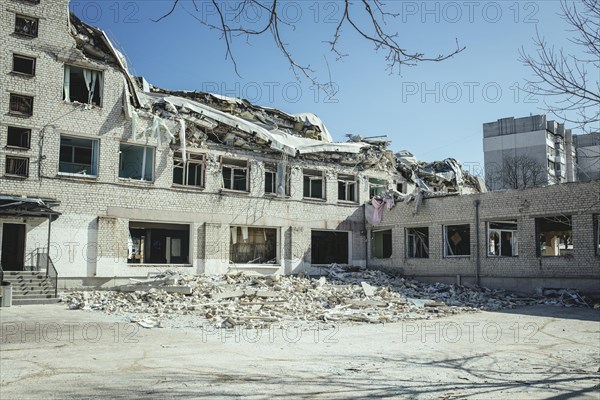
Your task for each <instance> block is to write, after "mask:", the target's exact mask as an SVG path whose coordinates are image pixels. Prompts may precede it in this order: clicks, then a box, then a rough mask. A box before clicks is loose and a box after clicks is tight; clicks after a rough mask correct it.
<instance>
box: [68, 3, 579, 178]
mask: <svg viewBox="0 0 600 400" xmlns="http://www.w3.org/2000/svg"><path fill="white" fill-rule="evenodd" d="M197 3H198V4H200V10H199V12H196V11H195V10H194V8H193V4H192V2H191V0H186V1H181V5H182V7H180V8H178V9H177V10H176V12H175V13H173V15H171V16H170V17H168V18H166V19H164V20H162V21H160V22H153V21H152V20H151V19H152V18H158V17H159V16H160V15H162V14H164V13H165V12H167V11H168V9H169V8H170V4H172V3H171V2H170V1H167V0H156V1H137V2H133V1H119V2H117V1H97V0H96V1H87V0H78V1H72V2H71V9H72V10H73V11H75V13H76V14H77V15H78V16H79V17H80V18H82V20H84V21H85V22H87V23H89V24H91V25H94V26H98V27H100V28H101V29H103V30H105V31H106V32H107V33H108V34H109V36H110V37H111V39H113V40H114V41H115V42H116V45H117V47H118V48H119V49H120V50H121V51H123V52H124V53H125V54H126V56H127V59H128V61H129V63H130V69H131V70H132V72H133V73H134V74H136V75H141V76H144V77H145V78H146V79H147V80H148V81H149V82H150V83H152V84H154V85H156V86H159V87H163V88H166V89H185V90H201V91H210V92H216V93H220V94H224V95H228V96H232V97H242V98H246V99H247V100H249V101H251V102H252V103H255V104H259V105H263V106H268V107H275V108H279V109H281V110H283V111H286V112H289V113H299V112H313V113H315V114H317V115H318V116H319V117H321V119H323V121H324V122H325V124H326V125H327V127H328V129H329V130H330V131H331V132H332V134H333V137H334V139H335V140H340V141H344V140H346V137H345V134H348V133H352V134H361V135H363V136H378V135H388V137H389V138H390V140H391V141H392V145H391V148H392V150H394V151H397V150H401V149H407V150H409V151H411V152H412V153H414V154H415V155H416V157H417V158H418V159H421V160H425V161H432V160H440V159H443V158H447V157H453V158H457V159H458V160H460V161H461V162H462V163H463V164H464V166H465V167H466V168H467V169H469V170H471V171H472V172H475V173H477V172H478V168H479V167H478V166H479V165H482V164H483V150H482V124H483V123H484V122H490V121H495V120H496V119H498V118H504V117H509V116H516V117H522V116H526V115H530V114H538V113H544V110H543V103H542V102H541V100H540V99H536V98H533V97H531V96H527V95H525V94H524V93H523V92H520V91H519V87H523V85H524V83H525V80H526V78H528V77H531V72H530V71H529V70H528V69H527V68H526V67H524V66H523V65H522V64H521V63H520V62H519V61H518V58H519V54H518V50H519V48H520V47H521V46H524V47H525V48H526V49H530V50H533V45H532V38H533V37H534V36H535V33H536V29H537V30H538V31H539V33H540V34H541V35H543V36H545V37H546V39H547V40H548V41H549V42H550V43H552V44H556V45H557V46H559V47H561V46H564V47H565V48H566V49H567V50H568V49H569V46H573V45H572V44H571V43H569V42H568V41H567V40H566V39H567V38H568V37H569V35H570V33H569V32H566V31H565V29H566V26H565V25H564V23H563V21H562V20H561V19H560V17H559V16H558V12H559V11H560V3H559V2H558V1H553V0H551V1H540V2H527V1H522V2H517V1H497V2H478V1H464V2H462V1H459V2H448V1H439V2H437V1H429V2H423V1H417V2H400V1H388V2H387V3H386V6H387V7H390V9H391V10H393V11H395V12H398V13H399V16H398V17H397V18H396V19H388V20H387V22H388V28H389V30H390V31H393V32H398V33H399V38H398V41H399V42H400V44H401V45H402V46H403V47H404V48H406V49H407V50H409V51H420V52H424V53H425V54H428V55H431V56H435V55H437V54H439V53H447V52H451V51H452V50H453V49H454V48H455V46H456V40H458V43H459V44H460V45H461V46H466V50H464V51H463V52H462V53H460V54H458V55H456V56H455V57H454V58H452V59H449V60H446V61H443V62H438V63H422V64H419V65H417V66H414V67H404V68H402V70H401V71H400V74H398V73H397V72H396V73H394V74H391V75H390V73H389V72H388V71H386V63H385V60H384V56H385V54H382V53H381V54H380V53H376V52H374V50H373V45H372V44H371V43H368V42H366V41H364V40H362V39H361V38H359V37H358V35H357V34H355V33H354V32H352V31H351V30H350V28H348V27H346V28H345V29H344V31H343V32H342V39H341V42H340V48H341V49H342V51H343V52H345V53H347V54H348V56H347V57H346V58H344V59H343V60H342V61H336V59H335V56H334V55H333V54H331V53H330V52H329V51H328V45H327V44H326V43H324V41H327V40H330V39H331V36H332V34H333V31H334V29H335V26H336V22H337V21H339V18H340V17H341V12H342V9H341V7H340V5H341V2H339V1H312V0H308V1H287V2H284V3H283V5H284V8H285V15H284V19H286V20H287V21H289V22H290V23H294V22H295V23H296V29H295V30H292V29H290V28H286V27H284V28H283V29H282V31H283V33H284V40H285V41H286V42H287V43H288V44H289V48H290V50H291V51H292V52H293V53H294V56H295V57H296V59H297V61H298V62H299V63H302V64H310V65H311V66H312V67H313V68H314V69H315V70H316V71H317V75H318V76H319V77H322V79H324V80H328V76H329V73H330V74H331V80H332V81H333V82H334V83H335V84H336V85H337V87H338V92H337V94H336V96H335V97H334V98H327V97H326V96H325V95H324V94H323V93H319V92H318V91H316V90H315V89H314V88H313V87H312V86H311V83H310V82H308V81H307V80H302V81H300V82H298V81H297V80H296V79H295V78H294V76H293V74H292V73H291V71H290V69H289V65H288V64H287V61H286V60H285V59H284V58H283V56H282V55H281V53H280V52H279V51H278V50H277V48H276V47H275V46H274V44H273V42H272V41H271V39H270V37H268V36H265V37H263V38H253V39H252V40H251V42H250V43H247V42H246V40H245V39H244V38H235V40H234V44H233V51H234V52H235V56H236V58H237V62H238V70H239V73H240V75H241V77H240V76H238V75H236V73H235V71H234V67H233V64H232V63H231V62H230V61H229V60H226V59H225V42H224V41H223V40H220V39H219V38H220V35H219V33H218V32H217V31H215V30H210V29H208V28H207V27H206V26H205V25H203V24H202V23H201V22H199V21H198V20H197V19H194V18H193V17H192V16H190V14H189V13H188V12H186V10H189V11H190V13H193V14H194V15H196V16H197V17H198V19H200V20H201V21H205V22H207V21H211V22H213V21H215V17H216V14H215V12H214V9H213V8H212V7H211V6H210V2H202V1H198V2H197ZM203 4H208V6H205V5H203ZM220 4H223V5H224V7H227V4H229V3H226V2H223V3H220ZM234 16H235V12H234V11H233V10H228V13H227V14H226V17H227V18H229V19H232V18H233V17H234ZM240 18H245V21H253V20H254V19H255V18H256V16H253V15H245V16H242V17H240ZM360 22H364V21H360Z"/></svg>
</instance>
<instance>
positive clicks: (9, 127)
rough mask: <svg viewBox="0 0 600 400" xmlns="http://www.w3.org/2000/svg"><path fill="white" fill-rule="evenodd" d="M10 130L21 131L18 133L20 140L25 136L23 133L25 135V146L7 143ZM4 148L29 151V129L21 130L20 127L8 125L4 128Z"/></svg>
mask: <svg viewBox="0 0 600 400" xmlns="http://www.w3.org/2000/svg"><path fill="white" fill-rule="evenodd" d="M11 129H17V130H20V131H22V132H21V133H20V136H21V139H22V136H23V134H25V133H26V134H27V140H26V142H27V145H26V146H22V145H18V144H11V143H9V139H10V136H11V132H10V130H11ZM13 134H15V132H13ZM19 141H20V142H22V140H19ZM6 147H8V148H12V149H20V150H29V149H31V129H30V128H22V127H20V126H12V125H8V126H7V127H6Z"/></svg>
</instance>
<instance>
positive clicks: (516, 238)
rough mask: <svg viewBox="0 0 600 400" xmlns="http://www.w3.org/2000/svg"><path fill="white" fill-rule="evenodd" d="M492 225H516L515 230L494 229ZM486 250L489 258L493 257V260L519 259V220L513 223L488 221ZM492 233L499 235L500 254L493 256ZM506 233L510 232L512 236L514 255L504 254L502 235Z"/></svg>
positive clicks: (512, 221) (512, 251)
mask: <svg viewBox="0 0 600 400" xmlns="http://www.w3.org/2000/svg"><path fill="white" fill-rule="evenodd" d="M492 224H496V225H501V224H504V225H514V229H508V228H501V227H497V228H492ZM486 228H487V229H486V233H487V236H486V248H487V253H486V254H487V256H488V257H491V258H514V257H518V256H519V224H518V222H517V220H511V221H508V220H507V221H488V222H487V223H486ZM492 232H496V233H497V234H498V239H499V242H498V254H491V249H492V247H491V246H492V244H491V237H490V236H491V234H492ZM506 232H510V234H511V239H510V240H511V242H512V244H511V246H512V248H511V253H512V255H504V254H502V233H506Z"/></svg>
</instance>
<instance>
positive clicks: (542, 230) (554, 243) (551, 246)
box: [535, 215, 573, 256]
mask: <svg viewBox="0 0 600 400" xmlns="http://www.w3.org/2000/svg"><path fill="white" fill-rule="evenodd" d="M535 226H536V231H537V233H538V237H539V240H538V246H537V253H538V256H564V255H569V254H573V222H572V218H571V216H565V215H557V216H552V217H542V218H536V219H535Z"/></svg>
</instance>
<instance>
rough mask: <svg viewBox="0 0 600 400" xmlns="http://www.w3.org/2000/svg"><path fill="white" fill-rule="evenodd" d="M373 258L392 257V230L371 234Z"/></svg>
mask: <svg viewBox="0 0 600 400" xmlns="http://www.w3.org/2000/svg"><path fill="white" fill-rule="evenodd" d="M372 240H373V242H372V244H373V246H372V254H373V258H390V257H391V256H392V230H391V229H388V230H385V231H375V232H373V234H372Z"/></svg>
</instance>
